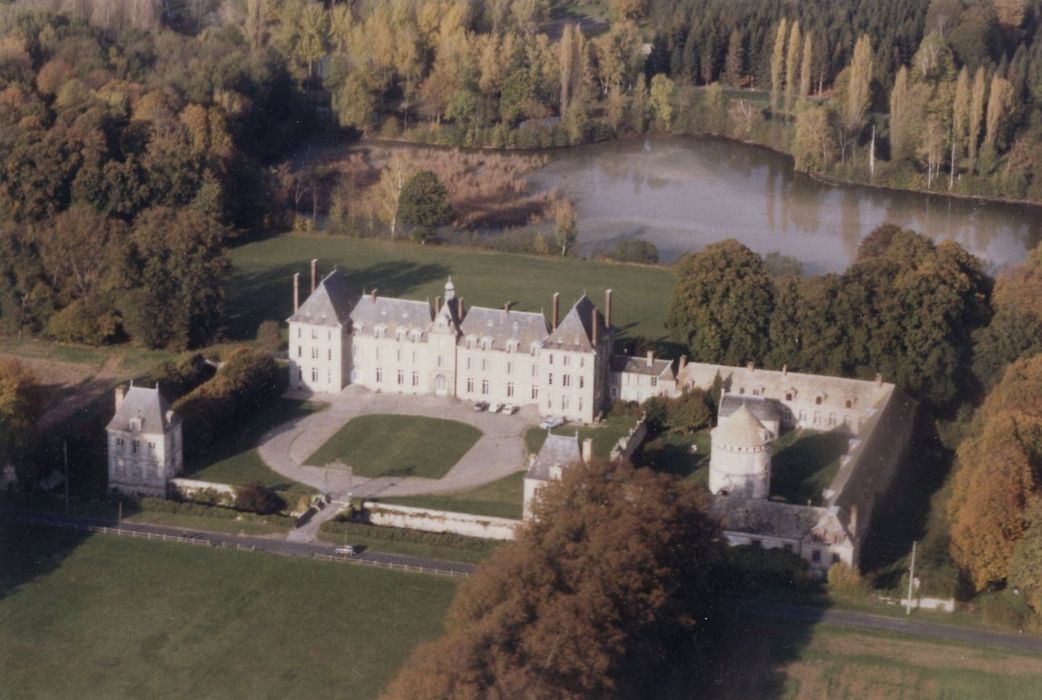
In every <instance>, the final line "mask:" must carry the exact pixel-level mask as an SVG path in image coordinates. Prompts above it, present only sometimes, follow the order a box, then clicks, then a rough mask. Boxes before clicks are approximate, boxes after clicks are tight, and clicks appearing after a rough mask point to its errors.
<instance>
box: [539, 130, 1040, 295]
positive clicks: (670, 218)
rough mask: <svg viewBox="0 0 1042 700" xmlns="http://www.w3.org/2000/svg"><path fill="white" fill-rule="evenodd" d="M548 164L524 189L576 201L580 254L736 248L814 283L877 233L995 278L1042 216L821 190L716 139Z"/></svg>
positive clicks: (896, 195) (786, 166)
mask: <svg viewBox="0 0 1042 700" xmlns="http://www.w3.org/2000/svg"><path fill="white" fill-rule="evenodd" d="M549 153H550V157H551V162H550V164H549V165H547V166H546V167H545V168H542V169H541V170H539V171H537V172H535V173H533V174H532V175H530V176H529V177H530V180H531V181H532V184H533V185H534V186H535V187H536V188H537V189H542V190H546V189H558V190H559V191H561V192H562V193H563V194H564V195H566V196H568V197H569V198H571V199H572V200H574V201H575V203H576V210H577V214H578V224H579V246H580V252H583V253H590V252H592V251H594V250H595V249H597V248H602V247H610V246H612V245H614V244H615V243H616V242H618V241H620V240H624V239H627V238H640V239H643V240H646V241H650V242H651V243H654V244H655V246H656V247H657V248H658V250H659V254H660V256H661V258H662V260H663V261H665V262H669V261H672V260H675V259H676V258H678V257H680V256H681V255H683V254H684V253H688V252H691V251H697V250H701V249H702V248H703V247H704V246H706V245H707V244H709V243H712V242H714V241H720V240H723V239H725V238H736V239H738V240H739V241H741V242H742V243H744V244H745V245H747V246H749V248H751V249H752V250H754V251H756V252H758V253H761V254H767V253H771V252H778V253H782V254H784V255H788V256H790V257H793V258H795V259H797V260H799V261H800V262H801V263H803V266H804V270H805V271H806V272H808V273H815V274H817V273H821V272H842V271H843V270H844V269H846V267H847V266H848V265H849V264H850V263H851V261H852V260H853V257H854V255H855V253H856V251H857V245H858V242H859V241H860V240H861V239H862V238H863V237H864V236H865V235H867V234H868V233H869V232H870V231H871V230H872V229H874V228H875V227H876V226H878V225H879V224H882V223H885V222H891V223H895V224H899V225H901V226H904V227H907V228H911V229H914V230H916V231H919V232H921V233H924V234H926V235H928V236H930V237H931V238H933V239H934V240H937V241H940V240H943V239H953V240H955V241H957V242H958V243H959V244H960V245H962V246H963V247H964V248H966V249H967V250H968V251H970V252H972V253H974V254H975V255H978V256H980V257H982V258H984V259H985V260H986V261H987V262H988V263H989V264H991V265H992V266H993V267H994V268H1001V267H1003V266H1005V265H1008V264H1010V263H1014V262H1017V261H1019V260H1022V259H1024V257H1025V255H1026V254H1027V251H1028V250H1029V249H1031V248H1033V247H1034V246H1035V245H1036V244H1037V243H1038V242H1039V240H1040V239H1042V208H1036V207H1030V206H1021V205H1015V204H999V203H986V202H978V201H974V200H968V199H955V198H950V197H942V196H937V195H926V194H917V193H907V192H894V191H888V190H879V189H874V188H870V187H858V186H846V185H828V184H824V183H821V182H818V181H816V180H814V179H812V178H809V177H807V176H805V175H802V174H800V173H796V172H794V171H793V168H792V161H791V160H790V159H789V158H786V157H785V156H782V155H779V154H776V153H772V152H770V151H767V150H765V149H761V148H757V147H754V146H746V145H743V144H738V143H733V142H729V141H724V140H719V139H705V138H694V137H671V136H651V137H648V138H646V139H643V140H641V139H628V140H619V141H612V142H608V143H600V144H592V145H589V146H580V147H576V148H570V149H560V150H555V151H550V152H549Z"/></svg>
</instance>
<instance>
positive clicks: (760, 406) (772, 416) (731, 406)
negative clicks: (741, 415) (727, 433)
mask: <svg viewBox="0 0 1042 700" xmlns="http://www.w3.org/2000/svg"><path fill="white" fill-rule="evenodd" d="M741 406H745V407H746V408H747V409H749V411H750V412H751V413H752V414H753V415H754V416H756V419H757V420H759V421H760V422H763V421H780V420H781V416H782V414H781V410H780V409H779V408H778V405H777V404H776V403H775V402H774V401H773V400H771V399H768V398H765V397H763V396H742V395H740V394H724V395H723V396H721V397H720V410H719V412H718V415H719V416H720V418H725V417H727V416H730V415H731V414H733V413H734V412H735V411H737V410H738V409H739V408H740V407H741Z"/></svg>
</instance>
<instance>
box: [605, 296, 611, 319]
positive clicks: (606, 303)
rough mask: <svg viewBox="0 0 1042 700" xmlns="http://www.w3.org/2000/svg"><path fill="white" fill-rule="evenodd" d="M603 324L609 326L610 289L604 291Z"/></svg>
mask: <svg viewBox="0 0 1042 700" xmlns="http://www.w3.org/2000/svg"><path fill="white" fill-rule="evenodd" d="M604 324H605V325H606V326H608V328H611V290H610V289H606V290H605V291H604Z"/></svg>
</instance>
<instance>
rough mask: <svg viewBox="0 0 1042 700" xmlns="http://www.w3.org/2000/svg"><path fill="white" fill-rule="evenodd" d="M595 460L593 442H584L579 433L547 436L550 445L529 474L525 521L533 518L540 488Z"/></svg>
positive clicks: (547, 443) (545, 445)
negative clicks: (566, 472)
mask: <svg viewBox="0 0 1042 700" xmlns="http://www.w3.org/2000/svg"><path fill="white" fill-rule="evenodd" d="M592 458H593V440H592V439H589V438H587V439H586V440H585V441H583V442H580V440H579V434H578V433H576V434H575V435H574V436H572V435H554V434H553V433H547V435H546V442H544V443H543V446H542V447H541V448H540V450H539V453H538V454H536V456H535V457H534V458H533V459H532V466H530V467H529V468H528V471H527V472H525V495H524V516H523V517H524V519H525V520H528V519H529V518H530V517H531V516H532V503H533V502H534V501H535V497H536V494H537V493H539V490H540V489H542V488H543V487H544V486H546V484H547V483H548V482H550V481H558V480H560V478H561V475H562V474H563V473H564V470H565V468H566V467H568V466H570V465H572V464H576V463H583V464H589V462H590V460H591V459H592Z"/></svg>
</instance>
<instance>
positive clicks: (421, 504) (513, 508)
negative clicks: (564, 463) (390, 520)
mask: <svg viewBox="0 0 1042 700" xmlns="http://www.w3.org/2000/svg"><path fill="white" fill-rule="evenodd" d="M524 478H525V473H524V472H523V471H520V472H517V473H516V474H511V475H510V476H505V477H503V478H502V479H497V480H496V481H493V482H490V483H487V484H483V485H481V486H476V487H474V488H472V489H467V490H465V491H452V492H450V493H440V494H437V495H433V496H398V497H396V498H381V499H380V502H381V503H395V504H397V505H400V506H413V507H415V508H431V509H433V510H450V511H454V512H457V513H473V514H474V515H491V516H493V517H496V518H514V519H515V520H520V519H521V510H522V507H521V506H522V503H521V502H522V500H523V498H524Z"/></svg>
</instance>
